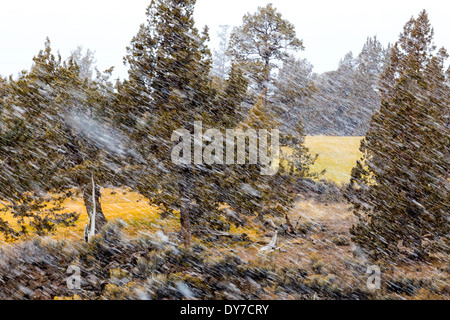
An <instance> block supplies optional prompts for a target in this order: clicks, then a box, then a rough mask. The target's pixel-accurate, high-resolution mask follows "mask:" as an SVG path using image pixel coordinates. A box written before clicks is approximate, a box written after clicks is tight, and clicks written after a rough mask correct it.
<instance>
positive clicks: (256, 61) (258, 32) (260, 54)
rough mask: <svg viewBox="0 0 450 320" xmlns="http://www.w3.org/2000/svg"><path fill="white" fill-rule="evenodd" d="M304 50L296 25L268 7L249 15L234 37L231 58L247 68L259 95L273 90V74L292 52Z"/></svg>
mask: <svg viewBox="0 0 450 320" xmlns="http://www.w3.org/2000/svg"><path fill="white" fill-rule="evenodd" d="M297 50H303V43H302V41H301V40H299V39H298V38H297V35H296V32H295V28H294V25H293V24H292V23H290V22H289V21H287V20H286V19H283V17H282V15H281V13H280V12H278V11H277V10H276V8H274V7H273V6H272V4H268V5H267V6H265V7H259V8H258V10H257V12H256V13H254V14H250V13H248V14H246V15H245V16H244V17H243V19H242V26H240V27H238V28H235V29H234V30H233V32H232V34H231V38H230V45H229V50H228V52H229V54H230V55H231V56H232V57H233V58H234V59H235V60H236V61H239V62H241V63H243V64H244V65H245V67H246V70H247V72H248V74H249V75H250V78H251V79H252V85H254V86H255V89H256V92H257V94H259V93H260V92H261V91H262V90H263V89H264V88H266V89H270V87H269V83H270V81H271V80H272V79H271V71H272V70H273V69H274V68H275V67H276V66H277V65H276V62H283V61H285V60H286V59H287V58H288V57H289V53H290V52H292V51H297Z"/></svg>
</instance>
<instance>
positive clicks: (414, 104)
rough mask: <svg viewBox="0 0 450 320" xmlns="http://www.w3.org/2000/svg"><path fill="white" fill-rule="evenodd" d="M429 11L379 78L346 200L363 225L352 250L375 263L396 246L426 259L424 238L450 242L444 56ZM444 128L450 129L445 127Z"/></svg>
mask: <svg viewBox="0 0 450 320" xmlns="http://www.w3.org/2000/svg"><path fill="white" fill-rule="evenodd" d="M432 40H433V29H432V28H431V26H430V23H429V20H428V15H427V13H426V12H425V11H423V12H421V13H420V15H419V16H418V17H417V18H416V19H414V18H411V20H410V21H408V23H407V24H406V25H405V27H404V31H403V33H402V34H401V35H400V39H399V41H398V42H397V43H396V44H395V45H394V46H393V48H392V51H391V52H390V60H389V63H388V65H387V67H386V69H385V71H384V73H383V75H382V78H381V82H380V87H381V93H382V99H381V108H380V111H379V112H377V113H376V114H375V115H374V116H373V118H372V121H371V125H370V129H369V131H368V133H367V135H366V137H365V139H364V140H363V142H362V144H361V151H362V152H363V155H364V156H363V158H362V159H361V161H360V162H359V163H358V165H357V167H355V169H354V170H353V172H352V182H351V187H352V189H351V191H349V193H348V195H347V196H348V198H349V199H350V201H351V203H352V205H353V210H354V213H355V214H356V215H357V216H358V218H359V222H358V224H357V225H355V226H354V227H353V228H352V229H351V233H352V234H353V240H354V242H355V243H356V244H357V245H359V246H360V247H361V248H363V249H364V250H365V251H366V252H368V253H369V255H370V256H371V257H372V258H374V259H378V258H392V257H395V256H396V255H397V254H398V250H399V249H398V247H399V243H400V242H401V243H402V244H403V246H405V247H407V248H409V249H411V250H413V251H414V256H415V257H416V258H420V259H422V258H425V257H426V255H427V252H426V250H425V248H424V247H423V245H422V241H423V240H424V239H425V238H427V237H428V238H429V239H430V238H431V239H430V240H434V241H435V242H436V243H445V241H447V248H446V250H447V252H448V237H449V227H448V226H449V225H448V220H449V218H450V217H449V212H450V201H449V200H450V197H449V196H450V194H449V171H448V168H449V159H450V153H449V152H450V150H449V146H450V143H449V142H450V141H449V128H448V118H447V119H445V116H446V115H448V109H449V100H448V92H449V87H448V84H446V83H445V76H444V70H443V63H444V59H445V58H446V57H447V54H446V52H445V50H444V49H441V50H439V51H438V52H435V46H434V44H433V42H432ZM446 121H447V123H446Z"/></svg>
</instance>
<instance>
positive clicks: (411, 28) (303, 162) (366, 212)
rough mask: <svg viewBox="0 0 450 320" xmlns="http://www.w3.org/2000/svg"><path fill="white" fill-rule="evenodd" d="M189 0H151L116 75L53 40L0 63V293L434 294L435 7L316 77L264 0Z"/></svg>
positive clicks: (441, 211)
mask: <svg viewBox="0 0 450 320" xmlns="http://www.w3.org/2000/svg"><path fill="white" fill-rule="evenodd" d="M196 2H197V1H195V0H151V1H150V0H149V1H148V3H147V9H146V10H145V19H143V20H142V21H141V22H140V23H142V24H141V25H140V27H138V28H137V29H136V30H135V31H134V34H133V35H131V37H130V38H129V40H128V41H129V43H128V44H127V46H126V48H124V49H126V55H125V57H124V58H123V63H124V67H125V69H124V70H126V74H125V75H124V76H118V75H117V73H116V71H115V67H111V68H108V69H106V70H102V69H100V67H99V65H103V63H102V62H101V61H99V60H98V57H97V56H96V54H95V52H94V51H93V50H91V49H90V48H86V47H82V46H78V44H77V43H74V44H73V50H72V51H71V53H70V54H69V55H68V56H64V55H62V54H61V53H60V51H59V50H58V48H56V47H54V45H53V42H52V39H51V38H50V37H48V38H46V39H45V38H43V39H42V45H41V49H40V50H38V51H37V52H35V54H34V57H33V58H32V60H31V61H29V62H30V66H31V67H30V68H29V69H24V70H23V71H22V70H20V69H19V70H16V71H15V73H14V74H11V75H9V74H8V73H5V72H3V71H2V70H1V69H0V300H256V301H258V300H449V299H450V259H449V254H450V227H449V226H450V134H449V133H450V67H449V64H448V57H449V56H448V52H447V51H446V49H445V48H444V47H441V45H442V43H436V41H435V38H434V32H435V30H434V25H433V17H432V15H429V13H428V11H427V10H426V9H423V10H420V11H417V12H416V13H415V14H414V16H412V17H410V19H409V20H408V19H407V20H405V21H400V22H401V23H402V25H403V28H400V29H399V30H395V31H394V33H395V34H396V35H397V36H396V38H395V40H394V42H391V43H382V42H381V41H380V39H379V37H378V36H377V35H376V34H368V35H367V37H366V39H365V41H364V42H362V43H361V44H360V51H359V52H352V51H350V50H349V52H348V53H347V54H345V55H344V56H342V58H341V60H340V61H339V63H338V65H337V67H336V68H335V69H334V70H330V71H324V72H317V71H316V70H315V67H314V66H313V65H312V63H311V62H310V61H309V60H308V59H307V58H305V57H304V56H303V52H306V51H307V50H308V43H306V42H305V41H303V39H302V30H300V29H297V28H296V25H295V24H294V23H292V22H291V21H289V20H288V19H287V18H286V14H287V12H284V11H282V10H279V9H278V8H277V2H276V1H274V4H271V3H267V4H266V3H264V4H263V5H259V6H255V7H254V10H253V11H249V12H248V13H246V14H245V15H244V16H243V17H242V18H241V21H240V24H237V25H231V23H230V25H222V24H221V25H220V26H214V35H211V29H210V28H208V26H200V25H198V24H197V23H196V16H195V12H196V11H195V10H196ZM423 8H426V5H425V2H424V6H423ZM55 10H56V9H55ZM141 13H144V12H141ZM379 23H380V24H382V23H383V21H379ZM324 24H325V22H324ZM449 27H450V25H447V29H450V28H449ZM380 28H381V27H380ZM105 30H106V29H105ZM105 32H106V31H105ZM436 32H437V30H436ZM105 37H106V34H105ZM211 38H213V39H214V41H212V40H211ZM111 39H113V38H111ZM111 41H113V40H111ZM344 44H345V43H344ZM77 46H78V47H77ZM2 50H3V49H2ZM5 52H6V50H5ZM2 57H3V56H2V55H1V52H0V60H1V59H3V58H2ZM117 63H118V64H119V63H121V61H118V62H117ZM1 65H2V64H0V67H1ZM187 307H188V308H189V305H187ZM257 307H258V308H259V307H261V308H260V309H255V310H259V311H260V312H261V313H262V312H263V310H266V309H263V306H257ZM230 308H231V307H230ZM230 310H232V309H230ZM249 310H250V309H248V311H249ZM182 312H183V311H182ZM184 312H185V313H188V312H189V309H184ZM192 312H198V311H195V310H194V311H192ZM230 312H231V311H230ZM249 312H250V311H249ZM182 314H183V313H182Z"/></svg>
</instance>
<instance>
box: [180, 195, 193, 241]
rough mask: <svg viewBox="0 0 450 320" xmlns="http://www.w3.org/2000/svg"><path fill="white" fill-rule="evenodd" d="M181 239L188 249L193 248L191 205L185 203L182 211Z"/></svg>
mask: <svg viewBox="0 0 450 320" xmlns="http://www.w3.org/2000/svg"><path fill="white" fill-rule="evenodd" d="M180 223H181V237H182V238H183V244H184V246H185V247H186V248H190V247H191V240H192V232H191V213H190V205H189V203H185V204H184V205H183V207H182V208H181V210H180Z"/></svg>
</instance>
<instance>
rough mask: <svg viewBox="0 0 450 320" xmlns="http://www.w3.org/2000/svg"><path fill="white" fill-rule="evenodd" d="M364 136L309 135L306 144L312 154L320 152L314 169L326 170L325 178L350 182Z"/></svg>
mask: <svg viewBox="0 0 450 320" xmlns="http://www.w3.org/2000/svg"><path fill="white" fill-rule="evenodd" d="M362 139H363V137H332V136H309V137H306V139H305V144H306V146H307V147H308V148H309V150H310V152H311V154H319V158H318V159H317V161H316V164H315V165H314V166H313V170H314V171H316V172H321V171H322V170H323V169H325V170H326V173H325V175H324V176H323V179H326V180H330V181H333V182H336V183H338V184H343V183H348V182H350V174H351V172H352V168H353V167H354V166H355V165H356V161H357V160H359V159H360V158H361V152H360V151H359V146H360V143H361V140H362Z"/></svg>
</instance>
